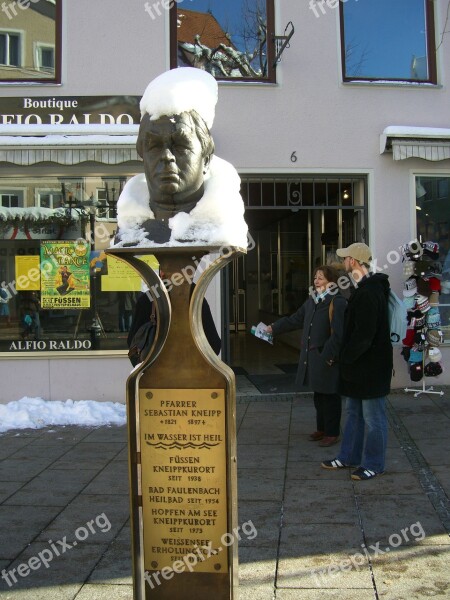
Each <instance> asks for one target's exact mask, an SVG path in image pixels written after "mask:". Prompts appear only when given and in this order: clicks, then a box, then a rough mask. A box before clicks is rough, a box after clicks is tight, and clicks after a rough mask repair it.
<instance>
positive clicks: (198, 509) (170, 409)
mask: <svg viewBox="0 0 450 600" xmlns="http://www.w3.org/2000/svg"><path fill="white" fill-rule="evenodd" d="M139 426H140V449H141V461H142V466H141V482H142V518H143V535H144V544H143V545H144V568H145V570H154V569H162V568H164V567H172V565H173V563H174V562H175V561H178V560H183V558H184V557H186V556H187V555H189V554H194V555H195V556H196V557H197V561H196V562H195V565H193V566H192V570H193V571H194V572H199V573H217V572H220V573H224V572H226V571H227V570H228V553H227V551H226V550H227V548H226V546H225V545H224V543H223V541H221V538H222V536H223V535H224V534H226V533H227V478H226V475H227V474H226V464H227V460H226V459H227V457H226V438H225V431H226V427H225V392H224V390H223V389H141V390H140V394H139ZM225 539H227V538H225ZM192 562H194V561H192Z"/></svg>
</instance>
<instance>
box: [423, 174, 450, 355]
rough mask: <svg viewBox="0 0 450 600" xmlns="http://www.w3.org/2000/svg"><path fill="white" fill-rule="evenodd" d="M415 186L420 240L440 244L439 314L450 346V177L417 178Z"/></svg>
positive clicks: (449, 175)
mask: <svg viewBox="0 0 450 600" xmlns="http://www.w3.org/2000/svg"><path fill="white" fill-rule="evenodd" d="M415 183H416V185H415V189H416V220H417V237H418V239H419V240H420V241H421V242H427V241H432V242H436V243H438V244H439V264H440V267H438V270H441V271H442V273H441V275H440V286H441V293H440V296H439V312H440V317H441V326H442V327H441V328H442V331H443V333H444V336H445V341H446V342H448V343H450V174H448V175H441V176H439V175H437V176H433V177H430V176H420V177H416V182H415Z"/></svg>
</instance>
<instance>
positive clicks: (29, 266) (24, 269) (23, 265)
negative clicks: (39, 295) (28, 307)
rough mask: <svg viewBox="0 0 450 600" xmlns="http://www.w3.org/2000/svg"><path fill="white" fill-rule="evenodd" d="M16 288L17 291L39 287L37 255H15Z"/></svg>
mask: <svg viewBox="0 0 450 600" xmlns="http://www.w3.org/2000/svg"><path fill="white" fill-rule="evenodd" d="M14 262H15V269H16V290H17V291H18V292H23V291H28V290H35V291H38V290H40V289H41V270H40V266H39V256H15V257H14Z"/></svg>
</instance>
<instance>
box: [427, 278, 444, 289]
mask: <svg viewBox="0 0 450 600" xmlns="http://www.w3.org/2000/svg"><path fill="white" fill-rule="evenodd" d="M428 285H429V286H430V290H431V291H432V292H440V291H441V282H440V280H439V279H438V278H437V277H430V278H429V279H428Z"/></svg>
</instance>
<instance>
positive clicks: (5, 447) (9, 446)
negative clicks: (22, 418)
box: [0, 435, 31, 460]
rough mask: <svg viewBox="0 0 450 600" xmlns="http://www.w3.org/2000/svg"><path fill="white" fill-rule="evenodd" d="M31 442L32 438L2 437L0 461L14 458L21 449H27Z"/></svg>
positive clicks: (0, 441)
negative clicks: (10, 457)
mask: <svg viewBox="0 0 450 600" xmlns="http://www.w3.org/2000/svg"><path fill="white" fill-rule="evenodd" d="M30 442H31V439H30V438H20V437H5V436H3V435H0V460H2V459H4V458H7V457H9V456H12V455H13V454H14V453H15V452H17V451H18V450H20V449H21V448H24V447H25V448H26V447H27V446H28V444H30Z"/></svg>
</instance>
